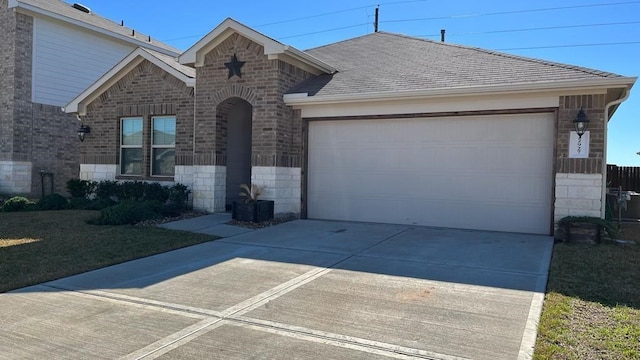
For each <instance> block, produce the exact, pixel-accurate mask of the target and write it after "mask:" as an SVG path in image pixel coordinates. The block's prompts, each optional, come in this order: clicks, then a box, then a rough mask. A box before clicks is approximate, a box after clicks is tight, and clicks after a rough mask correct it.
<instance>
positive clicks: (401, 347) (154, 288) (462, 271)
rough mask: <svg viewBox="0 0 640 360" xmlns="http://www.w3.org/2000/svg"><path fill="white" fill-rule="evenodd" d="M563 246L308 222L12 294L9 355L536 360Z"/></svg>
mask: <svg viewBox="0 0 640 360" xmlns="http://www.w3.org/2000/svg"><path fill="white" fill-rule="evenodd" d="M185 221H188V220H185ZM191 222H192V228H191V229H192V230H194V231H199V230H202V229H203V228H201V229H196V228H195V227H196V224H197V223H198V221H196V220H192V221H191ZM181 224H182V225H185V224H188V223H185V222H183V223H181ZM178 225H179V224H174V225H172V226H173V227H177V226H178ZM182 225H181V226H182ZM185 226H186V225H185ZM178 236H179V235H178ZM552 244H553V239H552V238H550V237H545V236H535V235H521V234H507V233H491V232H477V231H463V230H451V229H433V228H421V227H410V226H401V225H383V224H363V223H344V222H329V221H312V220H297V221H293V222H289V223H285V224H281V225H277V226H273V227H269V228H264V229H259V230H252V231H247V232H244V233H242V234H238V235H235V236H232V237H229V238H225V239H221V240H218V241H215V242H211V243H206V244H200V245H196V246H192V247H189V248H185V249H181V250H176V251H173V252H169V253H165V254H160V255H157V256H153V257H149V258H145V259H140V260H136V261H132V262H128V263H125V264H120V265H117V266H112V267H109V268H104V269H100V270H97V271H93V272H89V273H86V274H82V275H78V276H74V277H70V278H66V279H61V280H58V281H52V282H49V283H45V284H41V285H37V286H33V287H29V288H24V289H21V290H17V291H13V292H10V293H6V294H2V295H0V309H2V312H1V315H0V324H2V326H1V327H0V358H2V359H5V358H6V359H15V358H104V359H113V358H120V357H122V358H127V359H141V358H144V359H153V358H166V359H200V358H216V359H246V358H254V359H277V358H283V359H284V358H287V359H289V358H296V359H322V360H326V359H390V358H394V359H414V358H415V359H425V358H426V359H461V358H471V359H491V360H494V359H527V358H530V356H531V352H532V347H533V344H534V341H535V334H536V333H535V331H536V325H537V320H538V317H539V313H540V309H541V306H542V300H543V294H544V290H545V284H546V278H547V271H548V265H549V261H550V256H551V249H552Z"/></svg>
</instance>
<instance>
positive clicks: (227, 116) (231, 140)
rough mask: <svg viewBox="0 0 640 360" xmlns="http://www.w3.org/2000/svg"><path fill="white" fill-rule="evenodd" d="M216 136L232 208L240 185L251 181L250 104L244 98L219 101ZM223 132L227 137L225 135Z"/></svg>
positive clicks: (228, 201) (251, 108)
mask: <svg viewBox="0 0 640 360" xmlns="http://www.w3.org/2000/svg"><path fill="white" fill-rule="evenodd" d="M216 114H217V123H218V130H219V131H218V134H221V135H222V136H221V137H220V138H219V139H217V140H218V141H221V142H222V143H223V144H222V145H223V149H225V154H226V165H227V181H226V188H227V191H226V195H227V196H226V203H225V204H226V208H227V210H228V209H230V208H231V204H232V203H233V201H234V200H238V199H239V198H240V196H239V195H238V194H239V193H240V185H241V184H250V183H251V125H252V117H253V106H251V104H250V103H248V102H247V101H245V100H243V99H240V98H237V97H234V98H229V99H227V100H225V101H223V102H222V103H220V104H219V105H218V107H217V109H216ZM225 135H226V136H225Z"/></svg>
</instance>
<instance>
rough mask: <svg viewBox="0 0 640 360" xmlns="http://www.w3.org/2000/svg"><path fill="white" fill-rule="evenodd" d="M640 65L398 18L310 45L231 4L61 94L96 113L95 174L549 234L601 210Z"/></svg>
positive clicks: (329, 209) (210, 199)
mask: <svg viewBox="0 0 640 360" xmlns="http://www.w3.org/2000/svg"><path fill="white" fill-rule="evenodd" d="M635 80H636V78H629V77H623V76H620V75H616V74H611V73H607V72H603V71H598V70H592V69H586V68H582V67H577V66H571V65H564V64H558V63H553V62H548V61H543V60H537V59H530V58H524V57H519V56H513V55H508V54H503V53H497V52H493V51H488V50H482V49H477V48H471V47H464V46H458V45H452V44H445V43H440V42H434V41H428V40H423V39H417V38H412V37H407V36H403V35H397V34H390V33H374V34H370V35H365V36H362V37H358V38H355V39H351V40H346V41H342V42H338V43H335V44H330V45H326V46H323V47H319V48H315V49H312V50H308V51H304V52H303V51H299V50H297V49H295V48H292V47H290V46H287V45H284V44H282V43H280V42H278V41H276V40H273V39H271V38H269V37H267V36H265V35H263V34H261V33H259V32H257V31H255V30H253V29H251V28H248V27H246V26H244V25H242V24H240V23H238V22H236V21H234V20H232V19H227V20H225V21H224V22H223V23H222V24H220V25H219V26H218V27H216V28H215V29H214V30H213V31H212V32H211V33H209V34H208V35H206V36H205V37H204V38H203V39H202V40H200V41H198V42H197V43H196V44H195V45H194V46H193V47H191V48H190V49H188V50H187V51H186V52H184V53H183V54H181V55H180V56H179V58H178V59H177V61H176V60H175V59H171V58H170V57H167V56H162V55H160V54H158V53H156V52H153V51H146V50H140V49H139V50H136V51H134V52H133V53H131V54H130V55H129V56H128V57H127V58H125V59H124V60H123V61H122V62H120V63H119V64H118V65H116V67H114V68H113V69H112V70H111V71H110V72H109V73H107V74H106V75H104V76H103V77H101V78H100V79H99V80H98V81H97V82H96V83H94V84H93V85H92V86H91V87H89V88H88V89H87V90H85V91H84V92H82V93H81V94H80V95H79V96H78V97H76V98H75V99H73V100H72V101H71V102H70V103H69V104H68V105H67V106H66V109H67V111H68V112H71V113H77V114H78V115H79V116H80V117H81V119H82V120H83V121H84V123H85V124H86V125H89V126H91V129H92V132H91V134H89V135H87V138H86V140H85V141H84V143H82V144H81V170H80V175H81V177H82V178H83V179H122V180H128V179H135V180H146V181H164V182H180V183H183V184H186V185H188V186H189V187H190V188H191V189H192V191H193V204H194V206H195V207H196V208H198V209H203V210H208V211H225V209H226V208H228V207H229V205H230V204H231V201H232V200H234V199H235V198H236V196H237V193H238V190H239V189H238V185H239V184H240V183H250V182H252V183H255V184H258V185H260V186H264V187H265V193H264V196H263V197H264V198H266V199H272V200H274V201H275V210H276V213H277V214H285V213H294V214H299V215H300V216H302V217H308V218H314V219H334V220H350V221H373V222H385V223H398V224H416V225H425V226H439V227H452V228H465V229H482V230H496V231H513V232H525V233H535V234H551V233H552V232H553V228H554V220H556V221H557V220H558V219H559V218H561V217H563V216H566V215H570V214H571V215H590V216H602V215H603V214H604V202H603V201H602V200H603V199H604V191H605V176H604V174H605V171H606V170H605V169H606V163H605V159H606V124H607V122H608V121H609V119H610V117H611V115H612V114H613V112H614V111H615V110H616V109H617V107H618V105H619V104H620V103H621V102H622V101H623V100H625V99H626V97H627V96H628V94H629V90H630V88H631V87H632V86H633V84H634V83H635ZM580 109H583V111H584V113H585V114H586V116H587V119H588V120H589V121H590V122H589V131H588V132H587V133H585V134H584V135H583V137H581V138H580V150H577V149H574V147H577V145H576V144H577V143H576V139H577V137H576V134H575V132H573V131H572V130H573V128H574V124H573V121H574V119H575V118H576V116H577V114H578V113H579V111H580ZM572 139H573V140H572ZM570 147H571V148H570Z"/></svg>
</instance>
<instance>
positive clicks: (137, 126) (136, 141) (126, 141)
mask: <svg viewBox="0 0 640 360" xmlns="http://www.w3.org/2000/svg"><path fill="white" fill-rule="evenodd" d="M122 145H142V119H140V118H136V119H122Z"/></svg>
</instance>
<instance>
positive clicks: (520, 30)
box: [416, 21, 640, 37]
mask: <svg viewBox="0 0 640 360" xmlns="http://www.w3.org/2000/svg"><path fill="white" fill-rule="evenodd" d="M632 24H640V21H627V22H615V23H600V24H582V25H561V26H548V27H535V28H524V29H509V30H490V31H478V32H466V33H447V36H466V35H485V34H499V33H509V32H524V31H538V30H557V29H573V28H583V27H597V26H614V25H632ZM440 35H441V34H429V35H416V36H418V37H434V36H438V37H439V36H440Z"/></svg>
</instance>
